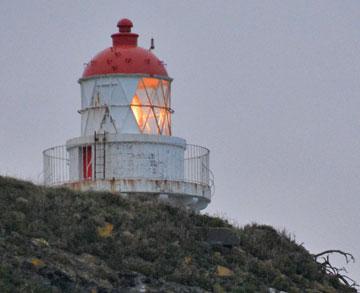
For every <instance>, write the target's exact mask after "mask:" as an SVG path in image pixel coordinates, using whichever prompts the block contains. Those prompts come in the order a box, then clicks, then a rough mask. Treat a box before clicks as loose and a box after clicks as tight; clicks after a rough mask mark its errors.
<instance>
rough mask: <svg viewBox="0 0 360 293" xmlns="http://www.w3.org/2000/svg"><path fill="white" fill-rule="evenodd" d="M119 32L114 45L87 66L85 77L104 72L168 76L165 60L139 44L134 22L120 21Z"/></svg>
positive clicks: (114, 38) (115, 36)
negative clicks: (133, 28) (133, 27)
mask: <svg viewBox="0 0 360 293" xmlns="http://www.w3.org/2000/svg"><path fill="white" fill-rule="evenodd" d="M117 26H118V27H119V32H118V33H115V34H113V35H112V36H111V37H112V40H113V46H112V47H110V48H107V49H105V50H103V51H101V52H100V53H99V54H97V55H96V56H95V57H94V58H93V59H92V60H91V61H90V62H89V63H88V65H87V66H86V68H85V70H84V73H83V75H82V77H83V78H87V77H91V76H95V75H103V74H149V75H161V76H166V77H167V76H168V74H167V72H166V69H165V67H164V64H163V62H161V61H160V60H159V59H158V58H157V57H156V56H155V55H154V54H153V53H152V52H151V51H150V50H145V49H143V48H140V47H138V46H137V38H138V35H137V34H134V33H131V27H132V26H133V24H132V22H131V21H130V20H129V19H122V20H120V21H119V22H118V24H117Z"/></svg>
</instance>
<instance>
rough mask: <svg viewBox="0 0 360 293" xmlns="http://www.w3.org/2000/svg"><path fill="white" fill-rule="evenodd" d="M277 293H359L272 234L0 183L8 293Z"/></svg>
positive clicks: (148, 204) (1, 283) (153, 204)
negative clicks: (221, 235)
mask: <svg viewBox="0 0 360 293" xmlns="http://www.w3.org/2000/svg"><path fill="white" fill-rule="evenodd" d="M219 228H222V230H223V231H226V233H228V234H229V235H230V240H229V241H230V242H232V243H230V244H229V243H225V242H226V241H225V242H224V243H223V242H222V241H219V242H216V241H214V239H212V240H209V235H210V234H209V233H210V232H211V231H218V230H216V229H219ZM214 229H215V230H214ZM222 230H221V229H220V230H219V231H222ZM215 234H216V233H215ZM215 236H216V235H215ZM234 237H235V238H234ZM213 238H214V237H213ZM215 238H216V237H215ZM231 238H233V239H232V240H231ZM234 239H237V240H236V241H234ZM215 240H216V239H215ZM277 290H282V291H286V292H356V290H355V289H353V288H349V287H348V286H345V285H342V284H341V283H340V282H339V280H338V279H337V278H335V277H332V276H330V275H328V274H326V273H325V272H324V269H323V267H322V266H321V265H319V264H318V263H316V262H315V261H314V258H313V256H312V255H311V254H310V253H309V252H308V251H307V250H306V249H305V248H304V247H303V246H301V245H298V244H296V243H295V241H294V240H293V239H291V238H290V237H288V236H287V235H286V233H279V232H278V231H276V230H275V229H273V228H272V227H270V226H265V225H255V224H253V225H247V226H245V227H243V228H236V227H233V226H231V225H230V224H229V223H228V222H227V221H225V220H223V219H220V218H216V217H209V216H206V215H198V214H194V213H191V212H188V211H185V210H183V209H180V208H175V207H171V206H169V205H166V204H164V203H161V202H157V201H154V200H149V199H145V198H140V199H126V198H122V197H120V196H118V195H114V194H111V193H107V192H86V193H85V192H75V191H71V190H68V189H65V188H59V189H55V188H45V187H40V186H36V185H33V184H31V183H29V182H23V181H18V180H15V179H12V178H5V177H0V292H207V291H209V292H277Z"/></svg>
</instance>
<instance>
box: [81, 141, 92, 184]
mask: <svg viewBox="0 0 360 293" xmlns="http://www.w3.org/2000/svg"><path fill="white" fill-rule="evenodd" d="M82 158H83V178H84V179H85V180H91V179H92V152H91V146H84V147H82Z"/></svg>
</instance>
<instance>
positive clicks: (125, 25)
mask: <svg viewBox="0 0 360 293" xmlns="http://www.w3.org/2000/svg"><path fill="white" fill-rule="evenodd" d="M117 27H118V28H119V32H121V33H130V32H131V28H132V27H133V23H132V21H131V20H130V19H127V18H123V19H121V20H119V22H118V23H117Z"/></svg>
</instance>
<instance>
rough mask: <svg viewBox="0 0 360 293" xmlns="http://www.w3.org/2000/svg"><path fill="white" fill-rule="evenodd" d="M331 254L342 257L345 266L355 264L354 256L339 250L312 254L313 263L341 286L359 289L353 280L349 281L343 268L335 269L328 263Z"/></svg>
mask: <svg viewBox="0 0 360 293" xmlns="http://www.w3.org/2000/svg"><path fill="white" fill-rule="evenodd" d="M333 253H337V254H340V255H342V256H344V258H345V261H346V264H348V263H350V262H355V258H354V256H353V255H352V254H351V253H349V252H344V251H342V250H339V249H330V250H325V251H323V252H320V253H318V254H313V257H314V259H315V261H316V262H317V263H319V264H320V265H321V267H322V268H323V269H324V270H325V271H326V272H327V273H328V274H330V275H331V276H333V277H335V278H337V279H338V280H340V281H341V282H342V283H343V284H345V285H347V286H349V287H352V288H356V287H359V285H358V284H357V283H356V281H355V280H353V279H351V278H350V277H349V276H347V275H346V274H347V273H348V271H347V270H346V268H345V267H341V268H338V267H335V266H333V265H332V264H331V263H330V255H331V254H333Z"/></svg>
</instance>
